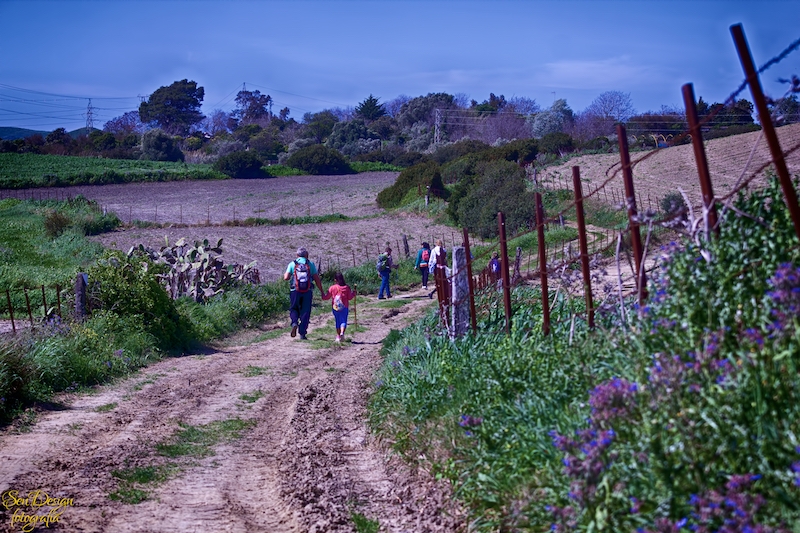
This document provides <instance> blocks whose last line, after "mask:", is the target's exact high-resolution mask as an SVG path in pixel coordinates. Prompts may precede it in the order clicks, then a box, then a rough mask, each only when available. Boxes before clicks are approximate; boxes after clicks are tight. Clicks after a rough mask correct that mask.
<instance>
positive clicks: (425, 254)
mask: <svg viewBox="0 0 800 533" xmlns="http://www.w3.org/2000/svg"><path fill="white" fill-rule="evenodd" d="M430 259H431V245H430V244H428V243H427V242H423V243H422V248H420V249H419V251H418V252H417V260H416V261H415V262H414V268H416V269H418V270H419V273H420V274H421V275H422V288H423V289H425V290H427V289H428V274H430V272H429V270H428V262H429V261H430Z"/></svg>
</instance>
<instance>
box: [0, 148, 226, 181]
mask: <svg viewBox="0 0 800 533" xmlns="http://www.w3.org/2000/svg"><path fill="white" fill-rule="evenodd" d="M189 179H192V180H198V179H226V177H225V175H224V174H221V173H219V172H216V171H215V170H212V168H211V166H210V165H199V164H198V165H194V164H186V163H171V162H164V161H139V160H131V159H103V158H97V157H76V156H65V155H46V154H13V153H2V154H0V188H2V189H24V188H28V187H60V186H66V185H104V184H109V183H130V182H139V181H176V180H189Z"/></svg>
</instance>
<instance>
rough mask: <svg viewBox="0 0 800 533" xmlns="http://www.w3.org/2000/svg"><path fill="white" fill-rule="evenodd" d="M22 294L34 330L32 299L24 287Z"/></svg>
mask: <svg viewBox="0 0 800 533" xmlns="http://www.w3.org/2000/svg"><path fill="white" fill-rule="evenodd" d="M31 194H33V193H31ZM22 292H24V293H25V306H26V307H27V308H28V319H30V321H31V328H33V312H32V311H31V299H30V297H29V296H28V289H27V288H25V287H23V288H22Z"/></svg>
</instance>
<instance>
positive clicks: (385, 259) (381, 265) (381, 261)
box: [375, 254, 389, 274]
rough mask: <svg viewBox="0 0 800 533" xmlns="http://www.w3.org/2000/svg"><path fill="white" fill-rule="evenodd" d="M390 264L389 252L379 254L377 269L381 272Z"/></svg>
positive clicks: (376, 263)
mask: <svg viewBox="0 0 800 533" xmlns="http://www.w3.org/2000/svg"><path fill="white" fill-rule="evenodd" d="M388 265H389V256H388V255H387V254H381V255H379V256H378V260H377V261H376V262H375V269H376V270H377V271H378V273H379V274H380V273H382V272H385V271H386V268H387V266H388Z"/></svg>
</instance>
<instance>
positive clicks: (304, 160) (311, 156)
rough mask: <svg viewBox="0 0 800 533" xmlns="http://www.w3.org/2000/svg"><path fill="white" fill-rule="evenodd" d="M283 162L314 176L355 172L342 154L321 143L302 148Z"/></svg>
mask: <svg viewBox="0 0 800 533" xmlns="http://www.w3.org/2000/svg"><path fill="white" fill-rule="evenodd" d="M283 164H285V165H286V166H288V167H294V168H299V169H300V170H304V171H305V172H308V173H309V174H311V175H313V176H319V175H341V174H352V173H353V170H352V169H351V168H350V165H348V164H347V161H345V159H344V156H342V154H340V153H339V152H337V151H336V150H334V149H332V148H327V147H325V146H323V145H321V144H313V145H311V146H306V147H305V148H300V149H299V150H297V151H296V152H295V153H293V154H292V155H291V156H289V158H288V159H287V160H286V161H284V162H283Z"/></svg>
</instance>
